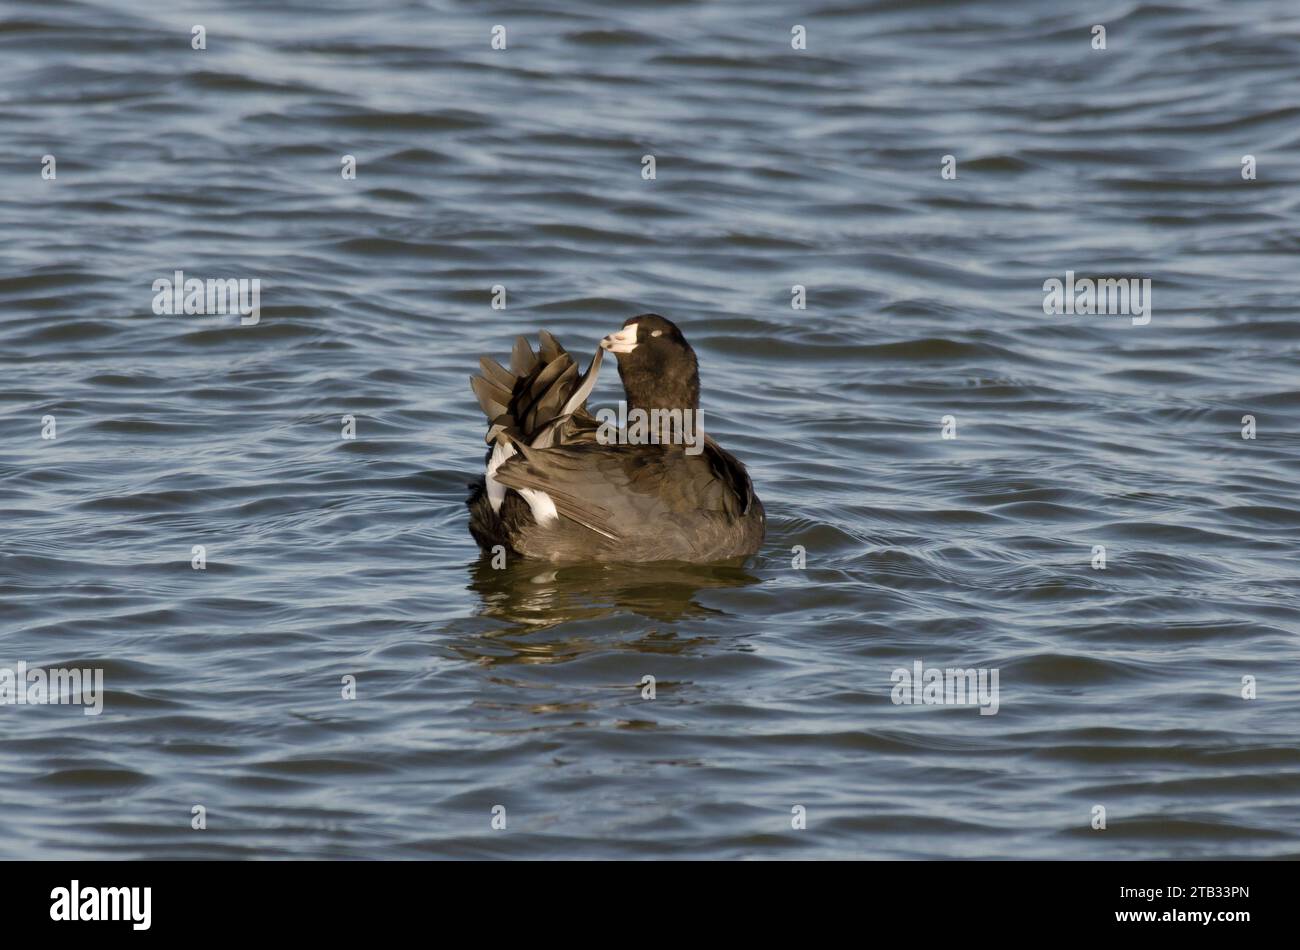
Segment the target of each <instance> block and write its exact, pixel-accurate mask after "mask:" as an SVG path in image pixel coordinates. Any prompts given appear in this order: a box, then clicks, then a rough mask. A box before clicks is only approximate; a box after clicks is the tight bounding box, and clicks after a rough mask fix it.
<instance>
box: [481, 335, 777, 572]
mask: <svg viewBox="0 0 1300 950" xmlns="http://www.w3.org/2000/svg"><path fill="white" fill-rule="evenodd" d="M539 339H540V344H541V345H540V347H539V352H538V353H536V354H534V353H533V351H532V348H531V347H530V346H529V345H528V341H527V340H525V339H524V338H523V337H519V338H518V339H517V340H516V342H515V347H514V352H513V353H512V354H511V362H510V369H509V370H506V369H505V368H504V367H502V366H500V365H499V364H497V363H496V362H494V361H493V360H491V359H488V358H487V357H484V358H483V359H482V360H481V364H482V367H483V375H482V376H479V377H475V378H473V379H472V380H471V385H472V387H473V389H474V393H475V395H476V396H477V397H478V400H479V404H480V405H481V406H482V407H483V411H484V412H485V413H486V414H487V417H488V423H489V425H488V434H487V442H488V443H489V445H491V446H492V449H490V450H489V452H488V472H487V476H486V478H485V481H482V482H479V483H478V484H477V485H476V486H474V492H473V494H472V495H471V496H470V499H469V501H468V505H469V508H470V523H469V527H470V532H471V534H473V536H474V538H475V540H477V541H478V543H479V545H480V546H482V547H483V548H485V549H491V548H492V547H494V546H496V545H502V546H504V547H505V548H506V549H507V550H509V551H512V552H515V553H516V554H520V555H523V556H525V557H531V558H540V559H544V560H548V561H661V560H680V561H694V562H706V561H719V560H727V559H731V558H736V557H742V556H745V555H750V554H753V553H754V552H756V551H757V550H758V548H759V545H760V544H761V543H762V540H763V531H764V513H763V504H762V502H760V501H759V499H758V496H757V495H755V494H754V490H753V486H752V485H751V483H750V480H749V475H748V473H747V472H746V471H745V467H744V465H742V464H741V463H740V462H739V461H738V460H737V459H736V458H735V457H734V456H732V455H731V454H730V453H728V452H726V451H724V450H723V449H722V448H721V447H720V446H719V445H718V444H717V443H716V442H714V441H713V440H712V439H711V438H709V437H708V436H705V435H703V433H702V432H700V431H698V428H697V429H696V430H695V431H691V430H690V429H683V428H682V426H683V425H689V422H688V419H689V418H693V419H694V421H695V424H696V426H697V427H698V419H699V417H698V414H697V413H698V410H699V392H700V384H699V371H698V361H697V360H696V357H695V351H694V350H692V349H691V346H690V344H689V343H687V342H686V339H685V337H684V336H683V335H682V332H681V330H679V329H678V328H677V326H676V325H674V324H673V323H672V322H671V321H670V320H667V319H665V318H664V317H661V316H659V315H657V314H642V315H641V316H639V317H633V318H631V319H630V320H628V321H626V322H625V323H624V325H623V329H622V330H620V331H619V332H618V333H613V334H610V335H609V336H607V337H606V338H605V339H604V340H603V341H602V342H601V347H602V349H600V350H597V351H596V355H595V357H594V358H593V359H592V362H591V365H590V367H588V369H587V372H586V373H585V374H583V375H579V373H578V366H577V364H576V363H575V362H574V360H573V358H572V357H571V356H569V354H568V353H567V352H566V351H565V350H564V348H563V347H561V346H560V344H559V343H558V342H557V341H556V340H555V338H554V337H553V336H551V335H550V334H549V333H547V332H546V331H545V330H543V331H542V332H541V334H540V337H539ZM606 351H608V352H612V353H614V354H615V355H616V356H617V358H618V362H619V375H620V376H621V377H622V380H623V384H624V389H625V393H626V397H627V398H626V403H627V406H626V412H625V413H624V415H625V416H633V417H634V416H635V415H636V414H635V413H633V411H632V410H642V411H644V412H645V413H646V414H647V415H648V416H650V415H652V413H653V411H654V410H660V411H661V412H660V413H659V414H657V415H652V418H653V419H655V420H656V421H659V422H662V423H663V424H662V425H661V426H660V427H658V428H655V427H654V426H651V427H649V429H648V430H642V431H640V432H638V430H637V429H636V426H634V425H628V426H627V427H626V428H624V429H617V428H616V427H615V426H613V425H612V424H611V422H610V420H609V418H605V419H597V418H596V417H595V416H593V415H592V414H591V413H589V412H588V411H587V409H586V400H587V397H588V396H589V395H590V393H591V390H592V387H593V386H594V385H595V382H596V376H597V372H598V371H599V368H600V365H601V360H602V357H603V355H604V353H605V352H606ZM673 411H675V412H676V413H677V415H676V416H673V415H672V413H673ZM685 413H694V414H696V415H694V416H693V417H687V416H686V415H684V414H685ZM661 416H662V418H661ZM670 417H671V418H672V419H673V421H674V423H677V425H676V428H674V427H673V426H672V425H669V424H668V422H667V421H666V420H667V419H669V418H670ZM684 434H685V435H686V436H687V438H686V439H685V440H684V439H683V438H682V436H683V435H684ZM637 436H641V438H640V439H639V440H638V439H637V438H636V437H637ZM647 436H648V437H649V438H650V439H651V440H654V439H655V438H656V436H658V437H659V438H658V443H659V444H654V442H653V441H651V442H650V444H644V443H645V441H646V437H647ZM692 436H693V437H692ZM629 437H631V441H634V442H635V441H640V442H641V443H642V444H628V442H629ZM670 437H676V438H675V439H674V440H673V441H670ZM684 443H685V444H684Z"/></svg>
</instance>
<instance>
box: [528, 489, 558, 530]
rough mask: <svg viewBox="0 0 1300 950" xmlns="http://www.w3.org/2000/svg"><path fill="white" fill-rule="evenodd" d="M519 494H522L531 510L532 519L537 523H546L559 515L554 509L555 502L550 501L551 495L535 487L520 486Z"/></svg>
mask: <svg viewBox="0 0 1300 950" xmlns="http://www.w3.org/2000/svg"><path fill="white" fill-rule="evenodd" d="M519 494H521V495H523V496H524V501H526V502H528V507H529V508H530V509H532V512H533V520H534V521H536V522H537V523H538V524H539V525H548V524H550V523H551V522H552V521H555V520H556V519H558V518H559V517H560V513H559V512H558V511H556V510H555V502H553V501H551V496H550V495H548V494H546V492H544V491H541V490H539V489H536V488H521V489H519Z"/></svg>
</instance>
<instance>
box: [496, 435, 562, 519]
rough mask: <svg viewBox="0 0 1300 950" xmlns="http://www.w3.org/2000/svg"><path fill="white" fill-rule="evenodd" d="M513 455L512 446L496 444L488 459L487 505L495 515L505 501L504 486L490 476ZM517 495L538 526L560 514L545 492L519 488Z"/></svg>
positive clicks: (499, 511)
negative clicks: (524, 503) (522, 500)
mask: <svg viewBox="0 0 1300 950" xmlns="http://www.w3.org/2000/svg"><path fill="white" fill-rule="evenodd" d="M514 454H515V447H514V446H513V445H511V444H510V443H509V442H504V443H503V442H498V443H497V444H496V446H495V447H494V448H493V449H492V457H491V458H490V459H488V466H487V477H486V481H487V493H488V504H490V505H491V506H492V510H493V512H495V513H497V514H500V513H501V502H503V501H505V499H506V486H505V485H502V484H501V483H500V482H498V481H497V480H496V479H495V478H493V477H492V476H493V475H495V474H496V473H497V469H499V468H500V467H501V466H502V465H504V464H505V463H506V461H507V460H508V459H509V458H510V457H511V456H513V455H514ZM519 494H520V495H521V496H522V497H523V499H524V501H526V502H528V508H529V510H531V511H532V513H533V520H534V521H536V522H537V523H538V524H539V525H548V524H550V523H551V522H552V521H555V520H556V519H558V518H559V517H560V513H559V512H558V511H556V510H555V502H553V501H552V500H551V496H550V495H548V494H546V492H544V491H540V490H539V489H536V488H521V489H519Z"/></svg>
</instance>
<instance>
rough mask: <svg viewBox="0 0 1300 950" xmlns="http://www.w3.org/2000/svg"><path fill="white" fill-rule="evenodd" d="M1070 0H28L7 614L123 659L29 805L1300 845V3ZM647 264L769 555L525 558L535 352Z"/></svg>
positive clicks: (277, 821) (608, 322) (569, 332)
mask: <svg viewBox="0 0 1300 950" xmlns="http://www.w3.org/2000/svg"><path fill="white" fill-rule="evenodd" d="M1066 6H1067V5H1065V4H1040V3H1030V2H999V3H993V2H987V3H973V4H942V3H933V2H920V3H917V2H903V0H886V2H878V3H865V4H858V5H854V4H845V5H840V4H827V3H813V4H811V5H806V6H799V5H790V4H780V3H762V2H760V3H744V4H708V5H694V4H685V3H673V4H664V3H657V2H656V3H645V4H640V5H624V4H620V5H618V6H617V7H613V6H611V7H609V8H603V7H602V8H596V7H594V6H593V7H592V8H590V9H584V8H582V7H580V6H579V5H576V4H574V5H566V4H559V3H556V2H553V0H547V2H545V3H542V4H530V5H527V6H515V5H500V4H497V5H494V4H482V5H471V6H466V5H461V4H451V3H424V2H409V3H387V4H377V5H371V4H356V5H351V4H349V5H343V4H333V5H325V4H321V3H318V2H315V0H313V2H311V3H306V2H303V3H301V4H295V3H276V4H262V3H252V2H245V3H230V4H222V5H219V7H216V8H213V7H209V6H208V5H187V4H181V5H174V4H165V5H164V4H152V3H145V2H136V3H127V4H123V3H116V4H91V3H79V2H67V0H39V2H38V0H13V2H10V3H9V4H8V5H7V6H6V7H5V8H4V11H3V20H0V78H3V82H0V136H2V140H3V143H4V148H3V150H0V181H2V182H3V187H2V188H0V221H2V222H3V225H4V233H5V236H6V241H5V243H4V249H3V252H0V364H2V365H3V370H2V373H3V383H4V385H3V387H0V398H2V399H3V403H2V404H0V437H2V438H0V511H2V512H3V515H2V517H3V522H2V523H3V526H4V530H3V533H2V534H0V624H2V628H0V629H2V631H3V633H2V636H0V666H9V667H12V666H13V665H14V664H16V663H17V662H19V661H24V662H27V663H28V664H30V665H32V666H65V667H71V666H77V667H100V668H102V669H104V671H105V688H106V697H105V707H104V712H103V714H102V715H101V716H99V717H97V718H96V717H87V716H84V715H82V712H81V710H80V709H79V708H77V707H72V706H41V707H13V706H6V707H0V725H2V729H0V758H2V760H3V762H4V768H3V772H2V774H3V778H0V854H4V855H7V856H11V857H15V856H16V857H68V856H93V857H101V856H119V857H120V856H126V857H134V856H140V857H216V858H221V857H254V856H256V857H282V856H306V857H431V856H527V857H541V856H566V857H568V856H578V857H593V856H620V857H646V856H660V855H663V856H669V855H674V856H687V857H716V856H723V857H737V856H747V857H782V856H822V857H849V856H866V857H949V856H956V857H967V856H979V857H1013V858H1025V857H1061V856H1077V857H1086V858H1098V857H1120V858H1141V857H1192V856H1277V855H1290V856H1297V855H1300V822H1298V819H1300V744H1298V742H1297V734H1298V733H1300V729H1298V728H1297V726H1298V725H1300V677H1298V675H1297V634H1300V617H1298V611H1297V588H1298V586H1300V585H1298V584H1297V581H1298V580H1300V570H1298V569H1297V558H1296V542H1297V538H1298V536H1300V499H1298V497H1297V495H1298V494H1300V493H1298V492H1297V488H1296V484H1297V480H1298V479H1300V430H1298V429H1297V425H1296V414H1297V411H1300V385H1298V384H1297V370H1296V356H1297V338H1298V333H1297V331H1298V330H1300V312H1298V309H1297V305H1296V300H1297V293H1298V292H1300V275H1298V272H1297V266H1296V253H1297V251H1300V228H1298V227H1297V223H1296V221H1297V218H1296V212H1297V204H1298V199H1297V184H1298V183H1300V163H1298V161H1297V154H1298V152H1297V149H1298V147H1300V10H1298V9H1297V8H1296V7H1295V5H1294V4H1292V3H1289V2H1275V3H1271V2H1245V3H1234V4H1231V5H1224V4H1221V3H1217V2H1209V0H1207V2H1204V3H1200V2H1197V3H1191V2H1187V3H1173V2H1169V3H1145V2H1139V3H1133V2H1116V3H1108V4H1104V5H1102V6H1101V7H1100V8H1097V9H1095V10H1093V11H1091V12H1086V11H1084V10H1083V8H1084V7H1086V6H1087V5H1078V6H1079V7H1080V11H1079V12H1069V11H1067V9H1066ZM361 8H364V9H361ZM196 23H197V24H202V25H204V26H205V27H206V41H207V49H206V50H204V51H197V50H193V49H191V46H190V42H191V34H190V28H191V26H192V25H194V24H196ZM1094 23H1100V24H1104V25H1105V26H1106V27H1107V49H1106V50H1104V51H1102V50H1094V49H1093V48H1092V46H1091V40H1092V36H1091V31H1090V28H1091V26H1092V25H1093V24H1094ZM495 24H502V25H504V26H505V27H506V28H507V48H506V49H505V50H504V51H501V50H493V49H492V48H491V46H490V40H491V29H492V27H493V26H494V25H495ZM795 24H800V25H803V26H805V27H806V28H807V35H808V48H807V50H804V51H796V50H793V49H792V48H791V27H792V26H793V25H795ZM47 154H50V155H53V156H54V157H55V159H56V176H57V177H56V178H55V179H53V180H44V179H43V178H42V176H41V169H42V156H44V155H47ZM647 154H649V155H653V156H655V159H656V178H655V179H654V180H653V181H648V180H645V179H643V178H642V167H643V166H642V156H643V155H647ZM344 155H353V156H355V158H356V161H357V177H356V179H355V180H346V179H344V178H343V176H342V174H341V167H342V166H341V162H342V156H344ZM945 155H952V156H953V158H954V159H955V161H956V170H957V177H956V179H955V180H945V179H944V178H943V177H942V176H941V174H940V172H941V164H942V161H943V156H945ZM1245 155H1253V156H1254V157H1255V159H1256V162H1257V169H1258V171H1257V178H1256V179H1255V180H1245V179H1243V177H1242V174H1241V170H1242V165H1241V162H1242V157H1243V156H1245ZM175 270H183V271H184V272H185V274H186V275H187V276H194V277H200V278H208V277H214V278H215V277H222V278H226V277H233V278H247V279H251V278H257V279H259V280H261V281H262V297H261V314H260V322H259V323H257V324H256V325H249V326H241V324H240V322H239V320H238V319H237V318H235V317H231V316H225V317H222V316H198V315H190V316H185V315H171V316H169V315H165V314H164V315H158V314H155V313H154V312H153V310H152V301H153V296H154V295H153V291H152V289H151V285H152V283H153V281H154V280H156V279H159V278H169V277H171V275H172V274H173V272H174V271H175ZM1067 270H1072V271H1074V272H1076V273H1077V274H1078V275H1080V276H1083V275H1091V276H1097V277H1130V276H1132V277H1139V278H1150V279H1151V280H1152V286H1153V292H1152V303H1153V318H1152V320H1151V322H1150V324H1149V325H1146V326H1135V325H1133V323H1132V321H1131V320H1130V319H1129V318H1128V317H1122V316H1073V315H1071V316H1066V315H1060V316H1047V315H1045V314H1044V312H1043V296H1044V294H1043V283H1044V281H1045V280H1047V279H1049V278H1052V277H1057V278H1063V277H1064V275H1065V272H1066V271H1067ZM496 284H501V285H504V286H505V287H506V288H507V307H506V309H505V310H494V309H492V308H491V306H490V300H491V288H492V287H493V285H496ZM795 284H800V285H803V286H805V287H806V288H807V309H806V310H802V311H797V310H794V309H792V307H791V287H792V286H793V285H795ZM644 310H656V311H658V312H661V313H663V314H665V315H667V316H669V317H671V318H673V319H675V320H677V321H678V322H679V323H681V324H682V326H683V327H684V329H685V331H686V333H687V335H688V337H689V338H690V340H691V341H692V342H693V343H694V345H695V347H696V349H697V350H698V352H699V354H700V358H701V363H702V377H703V383H704V390H705V392H704V409H705V418H706V420H707V422H708V423H709V426H710V429H711V431H712V432H713V434H714V435H715V436H717V437H718V438H719V440H720V441H721V442H722V444H723V445H725V446H727V447H728V448H729V449H731V450H732V451H733V452H735V453H736V454H737V455H738V456H740V457H741V458H742V459H743V460H744V461H745V462H746V463H747V464H748V465H749V467H750V471H751V474H752V475H753V478H754V481H755V484H756V487H757V489H758V491H759V493H760V495H761V496H762V498H763V500H764V502H765V503H766V506H767V511H768V519H769V533H768V539H767V542H766V544H765V546H764V549H763V552H762V553H761V555H760V556H758V557H756V558H754V559H751V561H750V562H749V563H748V564H746V565H745V566H744V567H741V568H724V567H717V568H708V567H695V568H692V567H687V566H672V565H665V566H655V567H650V566H641V567H637V568H635V569H630V568H603V567H599V566H591V567H571V568H563V569H560V570H558V571H555V570H552V569H549V568H546V567H543V566H539V565H529V564H514V565H511V566H510V567H509V568H508V569H506V570H504V571H494V570H492V568H491V567H490V565H489V564H487V563H486V562H480V561H479V559H478V553H477V551H476V549H475V547H474V545H473V544H472V542H471V540H470V538H469V536H468V533H467V531H466V511H465V508H464V505H463V499H464V497H465V494H466V485H467V483H468V482H469V481H470V480H471V479H472V478H473V477H474V476H475V475H476V473H477V472H478V471H479V470H480V468H481V465H482V456H483V448H484V446H483V441H482V438H483V429H484V425H483V419H482V418H481V413H480V411H479V409H478V407H477V404H476V402H475V400H474V399H473V397H472V395H471V394H470V392H469V387H468V380H467V378H468V376H469V375H470V373H471V372H473V371H474V370H475V368H476V363H477V357H478V356H479V355H480V354H481V353H489V354H493V355H495V356H497V357H498V358H502V357H504V356H505V355H506V354H507V353H508V350H509V347H510V344H511V342H512V338H513V336H514V335H515V334H516V333H520V332H526V333H529V334H534V333H535V331H536V330H537V329H538V328H541V327H546V328H549V329H550V330H551V331H553V332H554V333H555V334H556V335H557V336H558V337H559V339H560V340H561V341H562V342H563V343H564V344H565V345H566V346H567V347H568V348H569V349H570V350H571V351H573V352H574V353H575V354H577V353H581V354H584V355H585V354H588V353H590V352H591V351H592V350H593V349H594V346H595V342H596V340H597V339H598V338H599V337H600V336H601V335H603V334H604V333H607V332H609V331H610V330H612V329H615V328H617V327H618V326H619V324H621V322H622V321H623V320H624V319H625V318H626V317H628V316H631V315H633V314H636V313H638V312H641V311H644ZM619 395H620V392H619V389H618V385H617V377H616V376H615V375H614V374H613V373H608V374H607V375H606V376H605V377H604V378H603V379H602V381H601V384H600V385H599V386H598V389H597V393H596V396H595V398H594V399H593V404H594V405H601V404H606V403H609V402H612V401H613V400H615V399H617V398H618V397H619ZM345 415H351V416H354V417H355V420H356V428H357V437H356V438H355V439H354V440H347V439H343V438H341V429H342V425H343V422H342V418H343V417H344V416H345ZM949 415H951V416H952V417H954V420H955V424H956V435H957V437H956V438H955V439H944V438H943V437H942V435H943V433H942V425H943V424H942V421H941V420H942V419H943V417H945V416H949ZM1245 415H1252V416H1253V417H1254V418H1255V420H1256V426H1257V438H1255V439H1253V440H1247V439H1243V438H1242V426H1243V423H1242V417H1243V416H1245ZM45 416H53V417H54V419H55V424H56V432H55V434H56V437H55V438H54V439H43V438H42V437H41V435H42V428H43V423H42V419H43V417H45ZM194 545H203V546H204V547H205V549H206V556H207V567H206V570H204V571H198V570H194V569H192V567H191V557H192V550H193V547H194ZM1097 545H1102V546H1104V547H1105V550H1106V558H1107V562H1106V568H1105V570H1098V569H1094V568H1093V566H1092V564H1093V559H1094V553H1093V552H1094V548H1095V546H1097ZM796 546H802V548H803V549H804V551H805V552H806V559H807V561H806V569H802V570H800V569H796V568H795V567H793V566H792V560H793V559H794V558H795V557H796V552H795V551H794V550H792V549H795V548H796ZM918 660H920V661H922V662H923V663H924V664H925V665H926V666H940V667H971V668H975V667H982V668H990V669H997V670H998V671H999V673H1000V690H1001V698H1000V708H999V711H998V713H997V715H987V716H985V715H980V714H979V713H978V712H977V710H976V709H975V708H973V707H971V706H964V707H952V706H912V705H895V704H894V703H893V702H891V694H890V691H891V686H892V685H893V684H892V682H891V673H892V672H893V671H894V670H895V669H897V668H908V669H910V668H912V666H913V664H914V663H915V662H916V661H918ZM349 675H351V676H355V677H356V681H357V699H355V700H352V701H346V700H344V699H342V698H341V689H342V685H341V683H342V678H343V677H345V676H349ZM647 675H649V676H653V677H655V678H656V681H657V693H656V698H654V699H652V700H651V699H643V698H642V692H641V685H640V684H641V682H642V678H643V677H644V676H647ZM1246 676H1251V677H1255V682H1256V688H1257V691H1258V693H1257V698H1255V699H1253V700H1247V699H1243V698H1242V689H1243V686H1242V682H1243V677H1246ZM195 805H203V806H204V807H205V808H206V809H207V815H208V819H207V820H208V827H207V830H204V831H196V830H193V829H192V828H191V814H192V809H193V807H194V806H195ZM496 805H504V806H505V808H506V813H507V815H508V823H507V827H506V829H505V830H504V831H503V830H494V829H493V828H492V827H491V825H490V820H491V817H492V809H493V806H496ZM795 805H803V806H805V808H806V809H807V828H806V830H794V829H793V828H792V827H791V822H792V817H791V816H792V808H793V807H794V806H795ZM1096 805H1102V806H1104V807H1105V809H1106V815H1107V827H1106V830H1105V831H1098V830H1094V829H1093V828H1092V827H1091V822H1092V821H1093V811H1094V806H1096Z"/></svg>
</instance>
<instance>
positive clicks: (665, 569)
mask: <svg viewBox="0 0 1300 950" xmlns="http://www.w3.org/2000/svg"><path fill="white" fill-rule="evenodd" d="M742 564H743V562H742V561H739V560H738V561H736V562H729V563H721V564H708V565H701V564H685V563H677V562H661V563H651V564H572V565H555V564H547V563H545V562H532V561H525V560H517V561H516V562H515V563H513V564H510V565H508V566H506V567H503V568H499V569H497V568H493V567H492V561H491V558H489V557H483V558H480V559H479V560H478V561H477V562H475V563H474V564H473V565H471V566H470V569H469V589H470V590H472V591H474V592H475V593H476V594H478V596H479V599H480V608H479V611H478V613H479V615H480V616H484V617H492V618H495V619H498V620H502V621H504V622H505V623H506V624H507V625H508V627H507V628H506V630H504V631H503V633H508V634H511V635H514V636H517V635H519V634H523V633H527V632H529V631H539V630H545V629H548V628H551V627H556V626H559V625H560V624H567V623H572V622H574V621H590V620H598V619H600V618H615V617H621V616H626V615H628V614H639V615H641V616H642V617H648V618H650V619H652V620H656V621H662V622H673V621H678V620H683V619H689V618H692V617H703V616H711V615H722V614H723V613H724V612H723V611H721V610H719V609H718V608H716V607H708V606H705V605H704V604H702V603H700V602H699V600H698V599H697V596H698V594H699V593H700V592H701V591H704V590H712V589H717V588H728V587H745V586H748V585H750V584H755V583H757V582H758V578H757V577H756V576H754V575H753V574H751V573H749V572H748V571H746V570H745V569H744V567H743V566H742Z"/></svg>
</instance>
